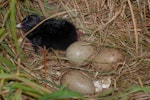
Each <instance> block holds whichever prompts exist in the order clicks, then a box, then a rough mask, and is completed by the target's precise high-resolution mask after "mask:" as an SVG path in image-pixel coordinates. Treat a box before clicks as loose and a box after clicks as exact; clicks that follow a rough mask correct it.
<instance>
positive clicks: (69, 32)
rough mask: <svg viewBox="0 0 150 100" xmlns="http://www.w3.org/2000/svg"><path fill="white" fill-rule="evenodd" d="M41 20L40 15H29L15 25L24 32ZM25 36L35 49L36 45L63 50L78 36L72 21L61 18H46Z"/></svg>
mask: <svg viewBox="0 0 150 100" xmlns="http://www.w3.org/2000/svg"><path fill="white" fill-rule="evenodd" d="M41 21H42V18H41V17H40V16H38V15H35V14H34V15H29V16H27V17H25V18H24V19H23V20H22V22H21V24H18V25H17V27H22V29H23V30H24V32H28V31H29V30H30V29H32V28H33V27H34V26H36V25H37V24H38V23H39V22H41ZM27 38H28V39H29V40H30V41H31V42H32V44H33V47H34V49H35V51H37V49H38V48H37V46H41V47H44V46H46V48H53V49H59V50H65V49H66V48H67V47H68V46H69V45H70V44H72V43H73V42H75V41H77V38H78V36H77V32H76V28H75V26H74V25H73V24H72V23H70V22H68V21H66V20H63V19H60V20H59V19H48V20H46V21H45V22H43V23H42V24H41V25H40V26H38V27H37V28H36V29H35V30H33V31H32V32H30V33H29V34H28V35H27Z"/></svg>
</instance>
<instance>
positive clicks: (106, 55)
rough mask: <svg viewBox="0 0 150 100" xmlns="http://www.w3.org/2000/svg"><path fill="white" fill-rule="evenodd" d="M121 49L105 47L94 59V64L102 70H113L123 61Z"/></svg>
mask: <svg viewBox="0 0 150 100" xmlns="http://www.w3.org/2000/svg"><path fill="white" fill-rule="evenodd" d="M123 58H124V57H123V54H122V53H121V51H119V50H117V49H114V48H105V49H103V50H102V51H101V52H100V53H99V54H98V55H96V56H95V57H94V59H93V64H94V66H96V67H97V68H98V69H100V70H102V71H111V70H113V69H114V67H115V66H117V63H119V62H122V61H123Z"/></svg>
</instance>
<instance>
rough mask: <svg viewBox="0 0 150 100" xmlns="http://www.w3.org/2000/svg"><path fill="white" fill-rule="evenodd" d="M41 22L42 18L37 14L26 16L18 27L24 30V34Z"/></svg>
mask: <svg viewBox="0 0 150 100" xmlns="http://www.w3.org/2000/svg"><path fill="white" fill-rule="evenodd" d="M40 21H42V18H41V17H40V16H38V15H36V14H32V15H28V16H26V17H25V18H24V19H23V20H22V21H21V23H19V24H18V25H17V26H16V27H17V28H22V29H23V30H24V32H28V31H29V30H30V29H32V28H33V27H34V26H36V25H37V24H38V23H39V22H40Z"/></svg>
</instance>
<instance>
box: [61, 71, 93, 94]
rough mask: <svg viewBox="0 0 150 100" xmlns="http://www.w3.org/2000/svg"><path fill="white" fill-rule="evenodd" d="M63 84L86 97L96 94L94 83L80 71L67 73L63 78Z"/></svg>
mask: <svg viewBox="0 0 150 100" xmlns="http://www.w3.org/2000/svg"><path fill="white" fill-rule="evenodd" d="M61 84H62V85H66V87H67V88H69V89H70V90H73V91H76V92H79V93H81V94H84V95H87V94H94V93H95V88H94V84H93V83H92V81H91V80H90V79H89V78H88V77H87V76H85V75H84V74H82V73H81V72H80V71H69V72H66V73H65V74H64V75H63V76H62V78H61Z"/></svg>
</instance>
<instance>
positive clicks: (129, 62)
mask: <svg viewBox="0 0 150 100" xmlns="http://www.w3.org/2000/svg"><path fill="white" fill-rule="evenodd" d="M148 6H149V5H148V1H146V0H145V1H143V2H141V1H139V0H127V1H126V0H124V2H121V1H120V0H113V1H111V0H99V1H98V0H91V1H88V0H72V1H70V0H69V1H68V0H59V1H58V0H53V1H48V2H47V1H46V0H44V2H41V1H40V0H37V1H35V0H33V1H32V3H31V2H30V1H28V0H25V2H21V1H20V0H10V1H8V0H5V1H2V2H1V3H0V9H1V13H0V27H1V29H0V99H2V100H21V99H25V98H28V99H31V100H37V99H39V100H57V99H59V100H64V99H65V100H66V99H68V100H69V99H71V98H72V99H73V98H74V99H78V100H82V99H87V100H88V99H90V98H92V99H93V100H97V99H98V100H118V99H123V100H133V99H135V100H136V99H138V100H148V99H150V97H149V94H150V83H149V80H150V67H149V64H150V63H149V60H150V59H149V54H150V53H149V48H150V46H149V43H150V41H149V28H150V25H149V16H150V14H149V8H148ZM4 7H5V8H4ZM30 13H38V14H40V15H43V16H45V17H46V18H51V17H56V18H65V19H67V20H70V21H71V22H73V23H74V24H75V25H76V27H77V29H79V30H80V31H81V32H82V33H83V34H82V35H81V40H86V41H88V42H91V43H92V44H93V45H95V46H97V47H100V48H98V49H102V48H104V47H111V48H117V49H120V50H122V52H123V54H124V57H125V59H124V62H123V64H120V65H121V66H119V67H118V69H117V70H115V71H112V72H111V73H105V72H99V70H96V69H94V67H93V66H91V65H90V64H89V65H88V66H84V67H81V68H80V67H78V68H76V67H74V66H71V65H70V64H69V63H68V62H67V61H66V58H64V52H57V51H55V50H54V51H52V53H49V54H48V56H47V62H46V65H47V70H46V71H45V70H44V68H43V65H44V64H43V63H44V61H43V52H42V53H39V54H35V53H34V52H33V50H32V47H31V46H28V45H26V41H25V42H23V43H22V42H20V40H22V35H21V34H20V33H22V31H21V30H17V29H16V24H17V23H19V22H20V21H21V20H22V18H23V17H24V16H26V15H28V14H30ZM20 44H23V45H21V46H20ZM24 45H25V46H24ZM21 47H23V49H22V48H21ZM71 69H78V70H81V71H83V72H85V73H90V74H88V75H89V77H91V79H92V80H94V79H99V78H100V77H102V76H111V79H112V85H111V88H109V89H106V90H104V91H101V92H100V93H96V94H95V95H92V96H91V95H90V96H83V95H81V94H79V93H76V92H74V91H71V90H68V89H66V88H64V86H60V85H59V84H57V82H58V81H59V80H60V78H61V75H62V74H63V73H64V72H66V71H68V70H71ZM59 73H61V74H59ZM95 73H98V74H95ZM45 74H46V75H47V77H46V76H45Z"/></svg>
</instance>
